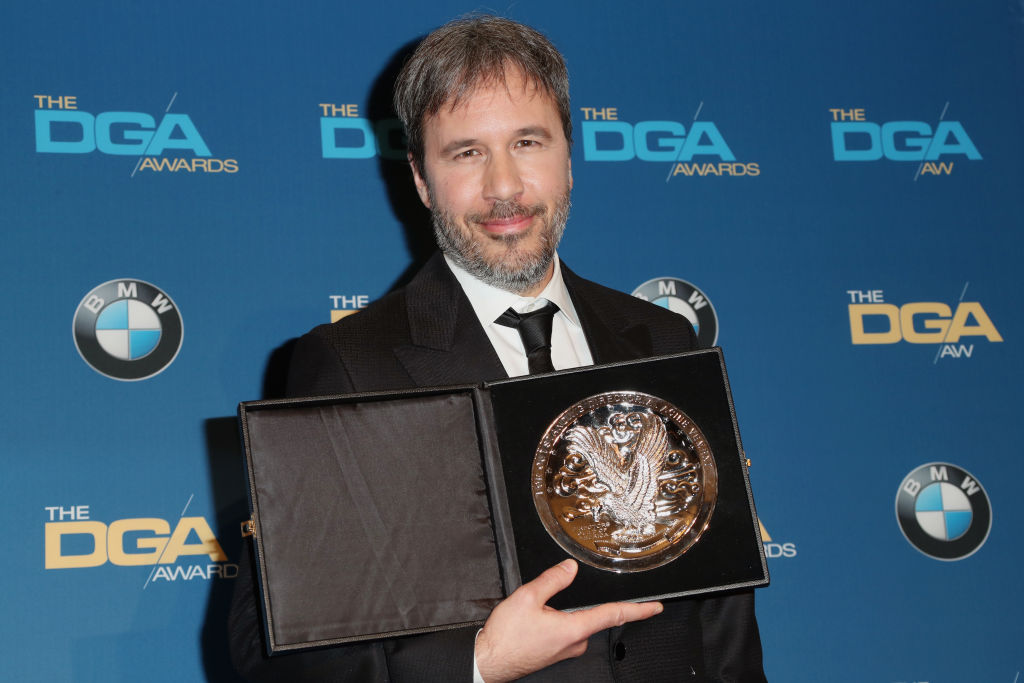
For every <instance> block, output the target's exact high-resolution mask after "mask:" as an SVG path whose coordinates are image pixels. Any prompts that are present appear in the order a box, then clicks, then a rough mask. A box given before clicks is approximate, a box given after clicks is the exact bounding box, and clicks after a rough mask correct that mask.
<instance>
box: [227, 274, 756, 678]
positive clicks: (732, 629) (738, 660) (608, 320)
mask: <svg viewBox="0 0 1024 683" xmlns="http://www.w3.org/2000/svg"><path fill="white" fill-rule="evenodd" d="M562 274H563V278H564V280H565V284H566V287H567V289H568V290H569V295H570V296H571V297H572V301H573V305H574V306H575V307H576V312H577V314H578V315H579V318H580V323H581V325H582V327H583V331H584V333H585V334H586V337H587V344H588V345H589V346H590V351H591V354H592V355H593V357H594V362H595V363H611V362H616V361H624V360H633V359H637V358H644V357H647V356H652V355H659V354H665V353H674V352H679V351H687V350H691V349H693V348H695V346H696V337H695V335H694V333H693V329H692V328H691V327H690V324H689V323H688V322H687V321H686V319H685V318H683V317H682V316H680V315H677V314H675V313H671V312H669V311H667V310H665V309H663V308H660V307H658V306H654V305H652V304H649V303H647V302H644V301H641V300H639V299H636V298H635V297H632V296H628V295H626V294H623V293H621V292H617V291H615V290H611V289H608V288H606V287H602V286H601V285H598V284H595V283H593V282H590V281H587V280H584V279H582V278H580V277H578V276H577V275H575V274H574V273H573V272H572V271H570V270H569V269H568V268H565V267H564V266H563V271H562ZM505 376H506V374H505V371H504V368H503V367H502V365H501V361H500V360H499V359H498V356H497V354H496V353H495V352H494V349H493V347H492V346H491V344H490V341H489V340H488V338H487V335H486V333H485V332H484V330H483V328H482V327H481V325H480V323H479V321H478V320H477V318H476V314H475V313H474V312H473V308H472V306H471V305H470V303H469V300H468V299H467V298H466V296H465V294H464V293H463V291H462V288H461V287H460V286H459V284H458V282H457V281H456V280H455V277H454V276H453V275H452V273H451V270H450V269H449V268H448V266H447V264H446V263H445V262H444V259H443V258H442V257H441V256H440V254H435V255H434V257H433V258H431V260H430V261H428V262H427V264H426V265H425V266H424V267H423V269H421V270H420V272H419V273H418V274H417V275H416V277H415V278H414V279H413V280H412V281H411V282H410V283H409V285H408V286H406V287H404V288H402V289H399V290H396V291H394V292H392V293H390V294H388V295H387V296H385V297H384V298H382V299H380V300H379V301H376V302H374V303H373V304H372V305H371V306H369V307H368V308H367V309H365V310H363V311H360V312H359V313H358V314H357V315H353V316H349V317H346V318H343V319H342V320H340V321H338V322H337V323H334V324H332V325H321V326H319V327H317V328H315V329H313V330H312V331H311V332H309V333H308V334H306V335H305V336H303V337H302V338H300V339H299V341H298V342H297V344H296V346H295V350H294V353H293V356H292V362H291V367H290V372H289V378H288V393H289V395H291V396H317V395H328V394H340V393H349V392H356V391H373V390H397V389H406V388H412V387H421V386H443V385H449V384H473V383H479V382H482V381H487V380H492V379H498V378H502V377H505ZM523 578H524V580H528V579H529V578H532V577H523ZM257 602H258V600H257V598H256V586H255V581H254V578H253V575H252V571H251V558H250V557H248V555H247V554H246V553H243V558H242V561H241V562H240V570H239V576H238V580H237V583H236V590H235V599H234V601H233V604H232V611H231V622H230V631H231V632H230V640H231V646H232V658H233V660H234V661H235V664H236V666H237V667H238V668H239V670H240V671H241V672H242V673H243V674H244V675H246V676H247V677H248V678H250V679H251V680H279V681H283V680H288V681H292V680H311V681H312V680H316V681H342V680H345V681H348V680H351V681H381V682H383V681H394V682H396V683H400V682H404V681H469V680H471V674H472V667H473V660H472V657H473V641H474V637H475V634H476V629H459V630H455V631H443V632H438V633H432V634H427V635H420V636H408V637H403V638H392V639H388V640H383V641H377V642H373V643H358V644H353V645H344V646H340V647H335V648H330V649H326V650H320V651H314V652H306V653H299V654H290V655H280V656H275V657H273V658H269V659H268V658H267V656H266V655H265V654H264V645H263V640H262V633H261V631H260V623H261V621H260V618H259V614H258V612H257V607H256V605H257ZM664 604H665V611H664V612H662V613H661V614H659V615H658V616H656V617H653V618H651V619H648V620H647V621H643V622H638V623H631V624H626V625H624V626H622V627H618V628H613V629H610V630H608V631H603V632H600V633H597V634H595V635H594V636H593V637H591V639H590V642H589V644H588V648H587V652H586V654H585V655H583V656H582V657H580V658H578V659H573V660H567V661H564V662H560V663H558V664H556V665H554V666H552V667H549V668H548V669H545V670H544V671H540V672H537V673H536V674H533V675H532V676H530V677H528V679H527V680H531V681H533V680H536V681H560V682H572V681H594V682H598V681H638V682H642V683H655V682H657V681H763V680H764V674H763V671H762V666H761V641H760V637H759V635H758V630H757V622H756V620H755V619H754V599H753V594H752V593H751V592H739V593H736V594H732V595H728V596H725V597H716V598H705V599H681V600H668V601H665V603H664Z"/></svg>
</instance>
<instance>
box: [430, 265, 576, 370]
mask: <svg viewBox="0 0 1024 683" xmlns="http://www.w3.org/2000/svg"><path fill="white" fill-rule="evenodd" d="M444 260H445V261H447V262H448V267H449V268H451V269H452V273H454V274H455V279H456V280H458V281H459V284H460V285H461V286H462V291H464V292H465V293H466V297H468V298H469V303H470V304H471V305H472V306H473V311H474V312H475V313H476V317H477V318H479V320H480V324H481V325H482V326H483V328H484V332H486V333H487V338H488V339H490V341H491V346H493V347H494V350H495V352H496V353H497V354H498V358H499V359H500V360H501V364H502V365H503V366H504V368H505V372H507V373H508V376H509V377H518V376H520V375H526V374H529V369H528V364H527V360H526V351H525V350H524V349H523V340H522V339H521V338H520V336H519V331H518V330H517V329H515V328H514V327H507V326H505V325H499V324H498V323H496V322H494V321H495V320H497V319H498V318H499V317H500V316H501V314H502V313H504V312H505V311H506V310H508V309H509V308H511V309H513V310H515V312H516V313H529V312H530V311H535V310H537V309H538V308H540V307H542V306H543V305H544V304H545V302H547V301H550V302H551V303H553V304H555V305H556V306H558V313H556V314H555V317H554V320H553V321H552V324H551V364H552V365H553V366H554V367H555V370H564V369H565V368H577V367H579V366H581V365H593V364H594V358H593V356H591V355H590V347H589V346H587V338H586V337H585V336H584V334H583V328H582V327H580V319H579V316H577V315H576V308H575V307H574V306H573V305H572V299H570V298H569V290H567V289H566V288H565V281H564V280H563V279H562V269H561V267H560V262H559V260H558V254H555V258H554V266H555V268H554V274H553V275H552V277H551V281H550V282H548V284H547V286H546V287H545V288H544V289H543V291H541V293H540V294H538V295H537V296H535V297H533V296H520V295H518V294H514V293H512V292H508V291H505V290H504V289H499V288H497V287H493V286H491V285H489V284H487V283H485V282H481V281H480V280H478V279H476V278H475V277H473V276H472V275H470V274H469V273H468V272H466V271H465V270H463V269H462V268H460V267H459V266H457V265H455V263H453V262H452V260H451V259H449V258H448V256H447V255H446V256H445V257H444Z"/></svg>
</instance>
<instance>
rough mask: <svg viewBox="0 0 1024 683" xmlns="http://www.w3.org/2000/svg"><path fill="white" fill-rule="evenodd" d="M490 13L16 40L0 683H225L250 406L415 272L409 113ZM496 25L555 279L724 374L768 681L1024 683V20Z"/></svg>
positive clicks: (825, 16)
mask: <svg viewBox="0 0 1024 683" xmlns="http://www.w3.org/2000/svg"><path fill="white" fill-rule="evenodd" d="M474 9H480V8H479V7H478V6H474V5H467V4H465V3H458V2H448V1H445V0H441V1H438V2H433V3H428V4H417V3H407V4H406V3H391V2H382V3H370V4H366V5H359V6H358V7H356V6H352V5H348V4H345V3H335V2H323V1H315V2H312V1H311V2H304V3H299V4H297V5H293V6H289V7H287V8H286V7H285V6H284V5H281V4H279V3H270V2H235V1H228V2H218V3H203V2H194V1H191V0H189V1H182V2H177V3H130V2H99V3H79V2H70V1H61V2H36V3H28V2H10V3H6V4H4V5H3V7H2V8H0V35H2V40H0V56H2V64H3V66H4V69H3V70H4V82H3V86H2V89H0V144H2V148H3V150H4V153H3V155H0V179H2V182H3V188H4V189H3V193H2V197H3V199H2V206H3V216H4V218H3V225H4V231H3V235H4V236H3V248H2V249H0V272H2V277H3V284H4V288H5V291H6V294H7V299H8V300H9V302H11V303H12V305H10V306H8V307H7V310H8V312H10V313H11V315H10V316H8V318H7V322H6V324H5V333H4V334H3V335H2V337H0V339H2V341H0V343H2V344H3V352H4V357H5V358H6V359H7V360H6V361H5V362H4V363H3V365H2V370H0V373H2V374H0V378H2V382H3V386H4V392H3V398H2V399H0V401H2V403H0V408H2V411H3V415H4V419H3V440H2V443H3V449H4V457H3V476H2V480H0V481H2V484H0V486H2V488H0V492H2V494H3V499H4V505H3V527H4V528H5V529H7V532H6V533H8V538H9V539H10V540H11V541H12V544H11V546H10V550H11V552H10V553H8V560H7V561H6V562H5V569H4V571H3V576H4V579H5V585H6V591H5V597H4V599H3V603H4V615H5V618H4V619H3V625H2V626H0V639H2V642H3V643H4V646H5V647H4V651H5V656H4V669H5V676H6V677H9V678H10V679H11V680H26V681H92V680H102V681H137V680H149V681H183V680H196V681H198V680H214V681H230V680H234V674H233V673H232V672H231V670H230V665H229V664H228V661H227V657H226V652H225V643H226V638H225V635H224V630H225V626H224V620H225V614H226V607H227V600H228V598H229V596H230V593H231V590H232V583H233V576H234V571H235V568H236V563H237V561H238V556H239V553H240V552H241V549H242V545H241V539H240V537H239V533H238V526H239V523H240V522H241V521H242V520H243V519H244V518H245V517H246V509H245V493H244V486H243V484H244V482H243V477H242V466H241V456H240V453H239V447H238V443H237V442H238V439H237V428H236V425H235V422H234V417H233V415H234V411H235V406H236V404H237V403H238V401H240V400H248V399H255V398H260V397H264V396H267V397H273V396H276V395H279V394H280V377H281V368H282V366H283V363H284V362H285V360H286V357H287V350H288V346H287V343H288V341H289V340H290V339H292V338H294V337H295V336H297V335H299V334H301V333H303V332H304V331H306V330H307V329H309V328H310V327H312V326H314V325H316V324H319V323H321V322H326V321H329V320H331V319H332V318H334V317H338V316H340V315H343V314H345V313H347V312H350V311H351V310H354V309H357V308H359V307H361V306H363V305H365V303H366V302H367V301H370V300H373V299H375V298H377V297H379V296H380V295H382V294H383V293H385V292H386V291H388V289H390V288H391V287H392V286H394V285H395V283H396V282H398V281H399V280H400V279H401V277H402V276H403V274H404V273H407V272H408V269H409V267H410V265H411V264H413V263H414V262H416V261H421V260H422V259H423V258H424V256H425V254H426V251H427V249H428V248H429V244H430V239H431V238H430V235H429V230H428V229H427V228H426V223H425V215H424V213H423V211H422V210H421V209H420V207H419V205H418V202H417V201H416V200H415V197H414V195H413V193H412V189H411V183H410V182H409V180H408V171H407V169H406V167H405V165H404V164H402V163H400V162H395V161H393V159H394V158H395V157H399V158H401V157H402V156H403V152H402V148H401V144H402V143H401V136H400V134H399V133H398V132H396V129H395V127H394V123H393V121H392V120H391V119H392V118H393V114H392V113H391V112H390V111H389V106H388V99H389V95H390V94H389V86H390V81H389V78H390V77H391V75H392V74H393V72H394V70H395V65H396V63H397V61H398V60H399V59H400V58H401V56H402V54H404V50H405V49H406V48H407V47H408V45H409V44H410V43H411V42H412V41H414V40H415V39H416V38H417V37H419V36H422V35H424V34H425V33H426V32H428V31H429V30H430V29H431V28H433V27H435V26H437V25H439V24H441V23H443V22H444V21H446V20H448V19H450V18H453V17H455V16H457V15H460V14H462V13H464V12H467V11H471V10H474ZM492 9H494V10H495V11H497V12H499V13H503V14H505V15H507V16H510V17H511V18H514V19H517V20H521V21H524V22H526V23H529V24H531V25H534V26H536V27H538V28H539V29H541V30H542V31H544V32H546V33H547V34H548V35H549V36H550V37H551V38H552V40H553V41H554V42H555V43H556V44H557V45H558V46H559V47H560V48H561V49H562V51H563V52H564V54H565V55H566V58H567V60H568V62H569V66H570V72H571V74H572V100H573V123H574V127H575V138H576V139H575V144H574V148H573V161H574V164H573V172H574V176H575V181H576V189H575V192H574V197H573V202H574V206H573V211H572V217H571V219H570V223H569V228H568V231H567V233H566V238H565V241H564V243H563V246H562V248H561V254H562V256H563V258H564V259H565V260H566V262H568V263H569V264H570V265H572V267H573V268H574V269H575V270H576V271H577V272H579V273H581V274H582V275H584V276H586V277H589V278H591V279H595V280H598V281H600V282H603V283H604V284H607V285H609V286H612V287H615V288H618V289H621V290H623V291H627V292H633V291H634V290H639V291H638V293H639V294H643V295H645V296H648V298H652V299H657V300H659V302H660V303H663V304H665V305H667V306H670V307H672V308H674V309H675V310H678V311H680V312H682V313H684V314H689V315H690V316H691V317H692V318H693V319H694V321H695V322H697V323H698V324H699V325H700V327H701V331H702V336H703V337H705V338H710V339H716V338H717V343H718V344H720V345H721V346H722V347H723V348H724V350H725V355H726V359H727V361H728V364H729V370H730V377H731V382H732V388H733V393H734V398H735V402H736V409H737V414H738V418H739V423H740V428H741V431H742V434H743V439H744V444H745V447H746V449H747V452H748V455H749V457H750V458H751V459H752V461H753V468H752V471H751V477H752V484H753V487H754V494H755V500H756V503H757V508H758V513H759V517H760V519H761V521H762V523H763V527H764V531H765V533H766V540H768V542H767V544H766V547H767V551H768V554H769V557H770V559H769V567H770V570H771V574H772V585H771V586H770V587H768V588H765V589H763V590H759V591H758V618H759V621H760V625H761V632H762V639H763V642H764V649H765V666H766V671H767V674H768V676H769V678H770V679H772V680H779V681H820V680H836V681H879V682H893V681H930V682H931V683H936V682H944V681H1006V682H1007V683H1010V682H1012V681H1014V680H1017V678H1016V677H1017V676H1018V675H1019V672H1020V671H1021V670H1022V669H1024V659H1022V656H1021V648H1020V643H1021V642H1022V640H1024V629H1022V626H1021V618H1020V616H1021V608H1022V605H1024V601H1022V589H1021V582H1020V580H1019V565H1020V562H1021V559H1022V552H1021V546H1020V541H1019V533H1018V530H1019V529H1020V528H1021V525H1022V523H1024V517H1022V513H1021V511H1020V509H1019V508H1018V507H1016V505H1017V504H1018V502H1019V501H1018V500H1017V498H1016V495H1017V494H1015V493H1014V491H1016V490H1017V484H1018V482H1020V481H1021V479H1022V477H1024V471H1022V470H1024V468H1022V464H1021V461H1022V459H1021V457H1020V456H1021V448H1020V445H1019V443H1020V442H1019V439H1018V438H1017V437H1016V436H1015V434H1016V431H1015V427H1013V425H1014V424H1016V420H1017V419H1019V417H1018V412H1019V408H1020V405H1021V404H1020V400H1019V398H1018V393H1019V392H1018V387H1019V385H1020V384H1021V382H1022V380H1024V364H1022V361H1021V353H1020V349H1019V347H1017V346H1016V342H1017V340H1019V339H1020V338H1021V335H1022V329H1021V328H1022V323H1024V316H1022V314H1021V306H1020V303H1019V301H1018V303H1016V304H1015V303H1014V300H1015V296H1016V295H1015V294H1014V292H1015V291H1016V290H1017V288H1018V287H1019V286H1020V275H1019V272H1020V270H1019V269H1020V258H1021V256H1022V246H1024V238H1022V236H1021V215H1022V211H1021V210H1022V201H1024V200H1022V196H1024V193H1022V192H1021V187H1022V184H1024V183H1022V181H1024V172H1022V166H1021V158H1022V154H1024V144H1022V143H1024V135H1022V133H1021V129H1020V122H1021V121H1022V107H1021V78H1022V75H1024V69H1022V61H1021V58H1022V48H1024V34H1022V31H1024V28H1022V27H1024V24H1022V22H1024V10H1022V8H1021V5H1020V4H1019V3H1015V2H1006V1H1005V0H998V1H996V0H983V1H978V2H972V3H964V2H950V1H945V2H943V1H933V2H923V1H918V0H907V1H905V2H899V3H891V2H884V1H883V0H864V2H859V3H841V4H838V5H828V4H822V3H820V2H811V1H809V0H792V1H790V2H786V3H752V2H751V3H746V2H717V3H698V2H638V3H618V2H604V1H594V0H592V1H590V2H585V3H584V2H573V3H558V4H556V5H555V6H551V4H550V3H546V2H538V1H534V0H520V1H519V2H516V3H511V4H509V5H508V6H500V7H494V8H492ZM651 281H653V282H651ZM1015 349H1016V350H1015ZM933 463H935V464H933ZM927 465H930V466H927ZM924 466H927V467H924ZM897 505H899V506H900V507H899V508H898V509H897ZM989 514H990V516H989V517H986V515H989ZM987 520H990V521H991V530H990V532H989V525H988V521H987ZM937 558H938V559H937ZM955 558H959V559H955Z"/></svg>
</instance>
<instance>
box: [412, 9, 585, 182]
mask: <svg viewBox="0 0 1024 683" xmlns="http://www.w3.org/2000/svg"><path fill="white" fill-rule="evenodd" d="M509 68H512V69H513V70H515V69H518V70H519V71H521V72H522V74H523V75H524V76H525V78H526V80H527V82H529V83H530V84H532V85H533V86H534V87H535V88H537V89H538V90H539V91H541V92H544V93H546V94H547V95H549V96H550V97H551V98H552V99H553V100H554V101H555V105H556V106H557V107H558V113H559V115H560V116H561V119H562V130H563V131H564V132H565V139H566V141H567V142H568V143H569V145H570V146H571V145H572V120H571V119H570V111H569V73H568V71H567V70H566V68H565V60H564V59H563V58H562V55H561V53H559V51H558V49H557V48H555V46H554V45H552V44H551V41H550V40H548V39H547V38H546V37H545V36H544V35H543V34H542V33H540V32H539V31H536V30H535V29H532V28H530V27H529V26H524V25H523V24H518V23H516V22H514V21H511V20H509V19H503V18H501V17H494V16H489V15H485V16H472V17H467V18H464V19H456V20H455V21H452V22H449V23H447V24H445V25H444V26H442V27H441V28H439V29H437V30H436V31H434V32H432V33H431V34H430V35H428V36H427V37H426V38H424V39H423V42H421V43H420V44H419V46H418V47H417V48H416V51H415V52H413V54H412V56H411V57H409V60H408V61H407V62H406V63H405V65H404V66H403V67H402V71H401V72H400V73H399V74H398V80H397V82H396V83H395V111H397V112H398V117H399V118H400V119H402V123H403V124H404V125H405V134H406V137H407V138H408V145H409V152H410V153H411V154H412V160H413V163H414V164H415V165H416V169H417V170H418V171H419V172H420V173H421V174H422V173H423V172H424V168H423V157H424V151H423V124H424V123H425V122H426V120H427V119H428V118H429V117H431V116H434V115H435V114H437V113H438V112H439V111H440V110H441V107H443V106H444V105H445V104H446V103H450V106H451V107H452V108H453V109H454V108H455V107H456V106H458V104H459V103H460V102H461V101H462V100H463V98H465V97H466V96H467V95H470V94H472V92H473V91H474V90H475V89H476V88H478V87H480V86H481V85H489V84H493V83H500V84H502V85H504V84H505V83H506V81H505V78H506V70H507V69H509Z"/></svg>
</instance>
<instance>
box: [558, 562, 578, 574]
mask: <svg viewBox="0 0 1024 683" xmlns="http://www.w3.org/2000/svg"><path fill="white" fill-rule="evenodd" d="M558 566H559V567H561V568H562V569H564V570H565V571H567V572H572V570H573V569H575V568H576V560H562V561H561V562H559V563H558Z"/></svg>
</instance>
